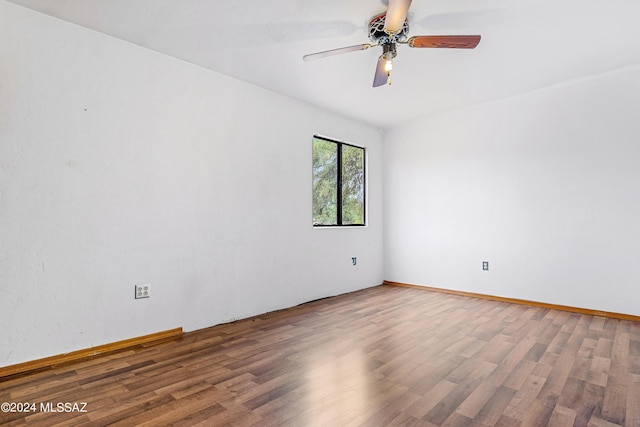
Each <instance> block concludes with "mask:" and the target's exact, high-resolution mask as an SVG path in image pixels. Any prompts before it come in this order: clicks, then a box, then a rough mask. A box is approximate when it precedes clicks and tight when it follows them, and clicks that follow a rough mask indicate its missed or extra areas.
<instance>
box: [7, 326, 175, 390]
mask: <svg viewBox="0 0 640 427" xmlns="http://www.w3.org/2000/svg"><path fill="white" fill-rule="evenodd" d="M181 336H182V328H175V329H169V330H166V331H162V332H156V333H153V334H149V335H143V336H141V337H135V338H129V339H126V340H122V341H117V342H113V343H110V344H103V345H99V346H96V347H91V348H86V349H83V350H76V351H72V352H70V353H64V354H59V355H56V356H49V357H45V358H43V359H37V360H32V361H29V362H23V363H18V364H16V365H9V366H5V367H0V379H2V378H4V377H8V376H11V375H21V374H26V373H30V372H33V371H38V370H45V369H50V368H53V367H54V366H57V365H61V364H64V363H69V362H77V361H80V360H84V359H89V358H92V357H95V356H98V355H103V354H105V353H111V352H114V351H119V350H124V349H126V348H129V347H134V346H137V345H142V344H150V343H156V342H158V341H165V340H169V339H176V338H179V337H181Z"/></svg>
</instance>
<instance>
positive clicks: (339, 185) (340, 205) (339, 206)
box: [311, 135, 368, 228]
mask: <svg viewBox="0 0 640 427" xmlns="http://www.w3.org/2000/svg"><path fill="white" fill-rule="evenodd" d="M316 139H320V140H323V141H327V142H331V143H334V144H336V146H337V155H336V159H337V165H336V172H337V174H336V175H337V176H336V182H337V184H336V185H337V188H336V198H337V200H336V224H317V223H314V222H313V191H314V189H313V160H312V168H311V169H312V179H311V182H312V184H311V192H312V202H311V218H312V225H313V227H314V228H335V227H342V228H344V227H366V226H367V219H368V215H367V175H368V174H367V149H366V147H362V146H359V145H355V144H351V143H348V142H344V141H341V140H338V139H335V138H329V137H326V136H322V135H313V138H312V140H311V143H312V146H311V147H312V151H313V144H314V143H315V140H316ZM344 146H347V147H353V148H357V149H359V150H362V224H343V223H342V221H343V218H342V209H343V194H342V187H343V180H342V167H343V161H342V148H343V147H344ZM312 157H313V156H312Z"/></svg>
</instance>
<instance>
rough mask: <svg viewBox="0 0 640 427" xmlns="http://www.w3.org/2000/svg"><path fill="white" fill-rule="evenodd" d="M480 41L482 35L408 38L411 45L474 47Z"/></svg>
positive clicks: (456, 47)
mask: <svg viewBox="0 0 640 427" xmlns="http://www.w3.org/2000/svg"><path fill="white" fill-rule="evenodd" d="M478 43H480V36H413V37H411V38H409V40H407V44H408V45H409V47H444V48H453V49H473V48H474V47H476V46H478Z"/></svg>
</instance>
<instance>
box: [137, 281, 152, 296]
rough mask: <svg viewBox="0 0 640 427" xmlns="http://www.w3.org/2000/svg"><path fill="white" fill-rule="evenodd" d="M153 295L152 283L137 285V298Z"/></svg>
mask: <svg viewBox="0 0 640 427" xmlns="http://www.w3.org/2000/svg"><path fill="white" fill-rule="evenodd" d="M150 296H151V283H145V284H144V285H136V299H140V298H149V297H150Z"/></svg>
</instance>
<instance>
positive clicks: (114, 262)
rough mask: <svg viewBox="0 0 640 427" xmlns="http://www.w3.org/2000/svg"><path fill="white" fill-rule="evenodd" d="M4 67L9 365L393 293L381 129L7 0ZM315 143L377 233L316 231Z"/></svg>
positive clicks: (3, 237) (3, 326)
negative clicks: (355, 189)
mask: <svg viewBox="0 0 640 427" xmlns="http://www.w3.org/2000/svg"><path fill="white" fill-rule="evenodd" d="M0 64H1V67H0V336H1V337H2V339H1V340H0V366H6V365H11V364H14V363H19V362H23V361H27V360H33V359H36V358H41V357H46V356H50V355H55V354H60V353H64V352H68V351H72V350H76V349H81V348H87V347H91V346H94V345H99V344H104V343H109V342H114V341H118V340H122V339H126V338H130V337H135V336H140V335H144V334H149V333H153V332H157V331H161V330H166V329H170V328H174V327H178V326H182V327H184V328H185V330H193V329H197V328H202V327H207V326H210V325H214V324H218V323H221V322H225V321H229V320H232V319H237V318H243V317H247V316H251V315H254V314H259V313H264V312H268V311H271V310H275V309H279V308H283V307H289V306H292V305H296V304H298V303H302V302H305V301H308V300H312V299H316V298H320V297H325V296H329V295H334V294H339V293H344V292H348V291H351V290H355V289H360V288H365V287H369V286H375V285H378V284H380V283H381V282H382V279H383V260H382V177H381V169H382V162H381V161H382V158H381V150H382V147H381V141H382V134H381V132H379V131H378V130H375V129H372V128H370V127H367V126H365V125H362V124H359V123H355V122H352V121H349V120H346V119H343V118H340V117H338V116H335V115H332V114H329V113H327V112H324V111H322V110H319V109H316V108H313V107H311V106H309V105H306V104H303V103H301V102H298V101H294V100H292V99H288V98H285V97H283V96H280V95H277V94H274V93H272V92H269V91H266V90H263V89H261V88H258V87H255V86H251V85H248V84H245V83H243V82H239V81H237V80H233V79H231V78H228V77H226V76H223V75H220V74H217V73H213V72H210V71H207V70H205V69H202V68H199V67H196V66H193V65H190V64H187V63H184V62H181V61H179V60H175V59H172V58H170V57H167V56H163V55H160V54H158V53H155V52H152V51H148V50H145V49H142V48H139V47H137V46H134V45H131V44H127V43H125V42H122V41H120V40H117V39H114V38H110V37H108V36H105V35H102V34H99V33H95V32H92V31H89V30H86V29H84V28H81V27H77V26H74V25H71V24H68V23H64V22H62V21H59V20H57V19H55V18H51V17H48V16H45V15H41V14H38V13H36V12H33V11H30V10H28V9H23V8H21V7H19V6H15V5H13V4H9V3H6V2H4V1H0ZM314 133H321V134H323V135H327V136H333V137H336V138H340V139H342V140H346V141H349V142H352V143H354V144H359V145H364V146H366V147H367V148H368V156H369V157H368V165H369V169H370V175H369V177H370V178H369V188H368V194H369V226H368V227H367V228H358V229H342V230H324V229H323V230H314V229H313V228H312V227H311V194H310V190H311V139H312V136H313V134H314ZM352 256H357V257H358V265H357V266H356V267H354V266H352V265H351V257H352ZM141 283H151V289H152V297H151V298H150V299H146V300H134V298H133V289H134V288H133V286H134V284H141Z"/></svg>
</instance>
